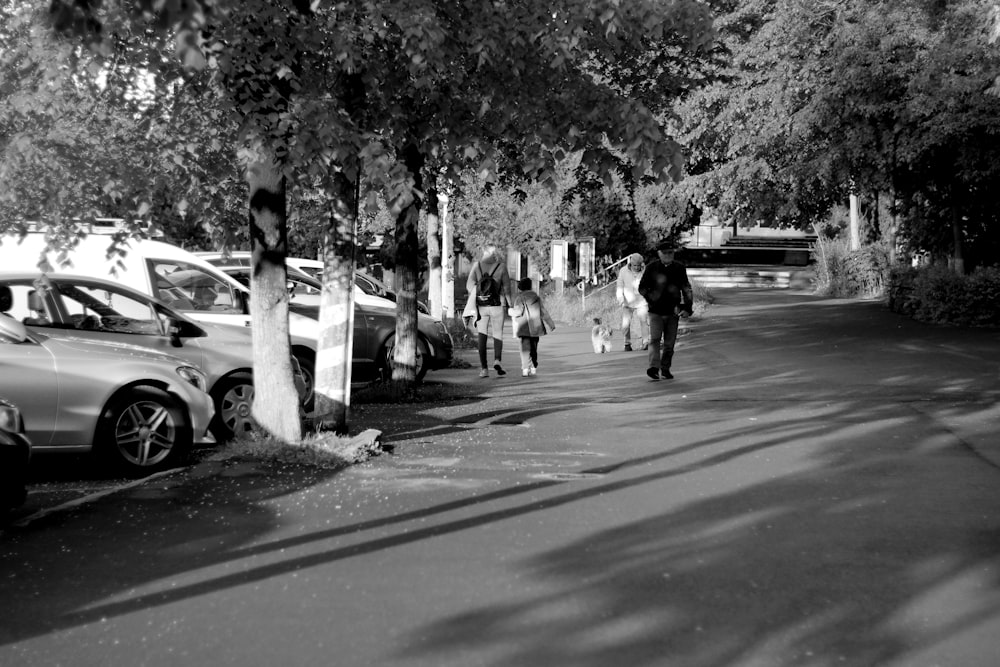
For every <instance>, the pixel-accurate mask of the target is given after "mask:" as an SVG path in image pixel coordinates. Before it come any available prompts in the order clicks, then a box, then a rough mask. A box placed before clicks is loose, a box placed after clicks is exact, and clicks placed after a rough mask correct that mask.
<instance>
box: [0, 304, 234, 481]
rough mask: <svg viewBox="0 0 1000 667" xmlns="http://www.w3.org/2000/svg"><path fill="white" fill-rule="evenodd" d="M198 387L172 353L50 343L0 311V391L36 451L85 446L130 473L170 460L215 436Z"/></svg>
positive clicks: (196, 374)
mask: <svg viewBox="0 0 1000 667" xmlns="http://www.w3.org/2000/svg"><path fill="white" fill-rule="evenodd" d="M0 310H2V309H0ZM206 385H207V379H206V377H205V374H204V373H202V372H201V371H200V370H199V369H197V368H194V367H192V366H191V365H190V364H188V362H186V361H183V360H182V359H179V358H177V357H173V356H170V355H167V354H161V353H158V352H154V351H152V350H148V349H146V348H141V347H137V346H133V345H123V344H115V343H102V342H96V341H84V340H56V339H53V338H49V337H47V336H44V335H42V334H39V333H37V332H36V333H31V332H29V331H28V330H27V328H26V327H25V326H24V324H22V323H21V322H18V321H17V320H15V319H13V318H11V317H9V316H7V315H4V314H0V395H2V396H4V397H5V398H7V399H9V400H10V401H12V402H13V403H14V404H16V405H17V406H18V407H19V408H20V409H21V415H22V417H23V419H24V428H25V435H27V437H28V438H29V439H30V440H31V442H32V445H33V448H34V451H35V452H36V453H37V452H44V451H67V452H88V451H92V452H93V453H94V454H96V455H99V456H101V457H103V458H105V459H106V460H107V461H108V462H109V463H111V464H112V465H114V466H116V467H117V468H119V469H121V470H122V471H124V472H126V473H130V474H145V473H149V472H153V471H156V470H160V469H163V468H167V467H170V466H172V465H175V464H176V463H177V462H179V461H181V460H183V458H184V457H185V455H186V454H187V453H188V451H189V450H190V448H191V446H192V444H195V443H199V444H201V443H214V442H215V439H214V438H213V437H212V436H211V435H210V433H209V430H208V429H209V424H210V423H211V420H212V415H213V413H214V407H213V405H212V399H211V397H210V396H209V395H208V394H207V393H206V392H205V389H206Z"/></svg>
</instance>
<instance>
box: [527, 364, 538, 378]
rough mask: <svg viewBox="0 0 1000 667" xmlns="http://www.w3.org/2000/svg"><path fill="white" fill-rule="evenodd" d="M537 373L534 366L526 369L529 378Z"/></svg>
mask: <svg viewBox="0 0 1000 667" xmlns="http://www.w3.org/2000/svg"><path fill="white" fill-rule="evenodd" d="M537 372H538V369H537V368H535V367H534V366H532V367H531V368H529V369H528V375H530V376H531V377H535V373H537Z"/></svg>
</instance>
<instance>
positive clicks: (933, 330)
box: [0, 290, 1000, 667]
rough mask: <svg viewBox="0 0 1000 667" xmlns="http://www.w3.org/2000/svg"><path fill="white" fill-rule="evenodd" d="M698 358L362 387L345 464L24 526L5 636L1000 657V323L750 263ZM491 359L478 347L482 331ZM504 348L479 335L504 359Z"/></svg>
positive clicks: (711, 655)
mask: <svg viewBox="0 0 1000 667" xmlns="http://www.w3.org/2000/svg"><path fill="white" fill-rule="evenodd" d="M718 299H719V303H718V304H716V305H715V306H714V307H712V308H711V309H709V310H708V312H707V313H706V316H705V317H704V318H702V319H700V320H699V321H692V322H689V323H688V324H687V325H686V327H685V331H684V333H683V335H682V336H681V338H680V339H679V340H680V342H679V345H678V349H677V355H676V357H675V363H674V369H673V372H674V374H675V376H676V379H675V380H672V381H651V380H649V379H648V378H647V377H646V376H645V374H644V371H645V368H646V362H645V355H644V353H642V352H631V353H626V352H621V351H620V348H621V346H620V343H621V339H620V335H618V336H616V339H615V344H616V346H617V349H616V351H615V352H613V353H611V354H606V355H595V354H594V353H593V352H592V350H591V349H590V341H589V332H588V331H587V330H585V329H582V328H569V327H563V328H560V329H559V330H557V331H556V332H555V334H554V335H552V336H548V337H545V338H543V339H542V341H541V344H540V362H541V363H540V367H539V375H538V376H537V377H535V378H521V377H519V376H518V375H519V374H518V373H517V372H516V369H517V366H518V363H517V352H516V344H515V343H513V342H508V343H507V345H508V349H507V351H506V354H505V361H506V366H507V368H508V370H509V371H510V373H509V374H508V375H507V376H506V377H504V378H496V377H491V378H489V379H480V378H478V377H476V375H477V371H476V369H475V368H471V369H465V370H447V371H441V372H437V373H432V374H430V375H429V377H428V379H429V380H430V381H431V382H446V383H459V384H463V385H466V386H467V387H468V391H467V396H468V397H467V399H463V400H455V401H449V402H447V403H443V404H415V405H402V406H358V408H357V409H356V413H355V415H354V422H355V424H356V426H357V427H358V428H359V429H360V428H365V427H374V428H379V429H381V430H383V432H384V441H385V442H386V443H389V444H392V445H394V450H393V453H392V454H386V455H383V456H381V457H378V458H376V459H374V460H372V461H371V462H369V463H366V464H362V465H358V466H355V467H352V468H350V469H347V470H344V471H340V472H338V473H331V472H325V471H312V472H305V471H302V470H296V469H263V468H260V467H256V466H252V465H246V464H241V465H232V464H227V463H225V462H217V461H216V462H213V461H205V462H202V463H200V464H198V465H196V466H194V467H193V468H191V469H189V470H186V471H182V472H178V473H174V474H171V475H166V476H162V477H158V478H155V479H153V480H150V481H148V482H146V483H143V484H139V485H136V486H132V487H130V488H127V489H124V490H122V491H120V492H116V493H111V494H110V495H105V496H102V497H100V498H97V499H96V500H94V501H93V502H88V503H85V504H83V505H81V506H79V507H75V508H71V509H68V510H66V511H60V512H55V513H53V514H49V515H47V516H44V517H41V518H39V519H37V520H33V521H30V522H27V523H26V524H25V525H23V526H21V527H14V528H10V529H8V530H6V531H4V532H2V533H0V599H2V600H4V603H5V607H6V610H5V611H6V613H5V614H4V620H3V621H0V665H4V667H16V666H21V665H25V666H27V665H32V666H35V665H72V666H76V665H95V666H97V665H102V666H103V665H153V666H161V665H208V664H212V665H268V666H270V665H279V664H280V665H285V666H297V665H342V666H346V667H354V666H369V665H372V666H380V665H405V666H422V665H427V666H440V665H455V666H461V667H468V666H473V665H483V666H490V667H499V666H519V667H520V666H529V665H544V666H545V667H605V666H608V665H618V666H621V667H632V666H640V665H664V666H666V665H670V666H680V667H723V666H729V665H739V666H748V667H756V666H760V667H776V666H784V665H789V666H792V665H795V666H800V665H807V666H810V667H821V666H826V665H889V666H893V667H904V666H905V667H913V666H919V665H928V666H929V665H947V666H958V667H966V666H968V667H978V666H983V667H987V666H991V665H996V664H1000V642H998V641H997V637H998V636H1000V583H998V582H1000V439H998V437H997V433H998V431H1000V336H998V334H997V332H996V331H986V330H971V331H970V330H955V329H948V328H941V327H932V326H927V325H922V324H918V323H915V322H911V321H909V320H905V319H901V318H900V317H898V316H896V315H894V314H892V313H889V312H888V311H887V310H885V309H884V307H883V306H881V305H880V304H877V303H868V302H858V301H847V300H827V299H821V298H818V297H814V296H810V295H806V294H803V293H797V292H789V291H780V290H774V291H767V290H759V291H756V290H747V291H738V290H732V291H725V290H723V291H720V292H719V293H718ZM467 358H469V359H470V360H471V359H472V355H469V356H468V357H467ZM474 365H477V364H474Z"/></svg>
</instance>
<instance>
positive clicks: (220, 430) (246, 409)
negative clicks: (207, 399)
mask: <svg viewBox="0 0 1000 667" xmlns="http://www.w3.org/2000/svg"><path fill="white" fill-rule="evenodd" d="M253 394H254V390H253V376H251V375H249V374H247V373H235V374H233V375H230V376H228V377H224V378H222V379H221V380H219V381H218V382H216V383H215V386H214V387H212V403H213V404H214V405H215V416H214V417H212V423H211V426H210V428H211V430H212V435H214V436H215V439H216V440H217V441H219V442H220V443H222V442H228V441H230V440H232V439H233V438H234V437H236V436H238V435H242V434H244V433H247V432H248V431H250V430H251V429H252V428H253V426H254V424H255V422H254V420H253Z"/></svg>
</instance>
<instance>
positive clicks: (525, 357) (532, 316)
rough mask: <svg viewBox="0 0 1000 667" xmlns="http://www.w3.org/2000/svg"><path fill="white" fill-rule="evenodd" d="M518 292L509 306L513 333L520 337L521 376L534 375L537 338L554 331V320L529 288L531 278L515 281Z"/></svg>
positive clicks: (536, 367)
mask: <svg viewBox="0 0 1000 667" xmlns="http://www.w3.org/2000/svg"><path fill="white" fill-rule="evenodd" d="M517 289H518V294H517V296H516V297H514V305H512V306H511V307H510V311H509V312H510V316H511V320H512V322H513V324H512V326H513V328H514V333H515V335H517V337H518V338H520V339H521V377H529V376H533V375H535V373H536V372H537V369H538V339H539V337H541V336H544V335H545V334H547V333H549V332H550V331H554V330H555V328H556V324H555V322H553V321H552V317H551V316H550V315H549V313H548V311H547V310H545V304H544V303H542V298H541V297H540V296H538V294H536V293H535V291H534V290H532V289H531V278H521V279H520V280H518V281H517Z"/></svg>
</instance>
